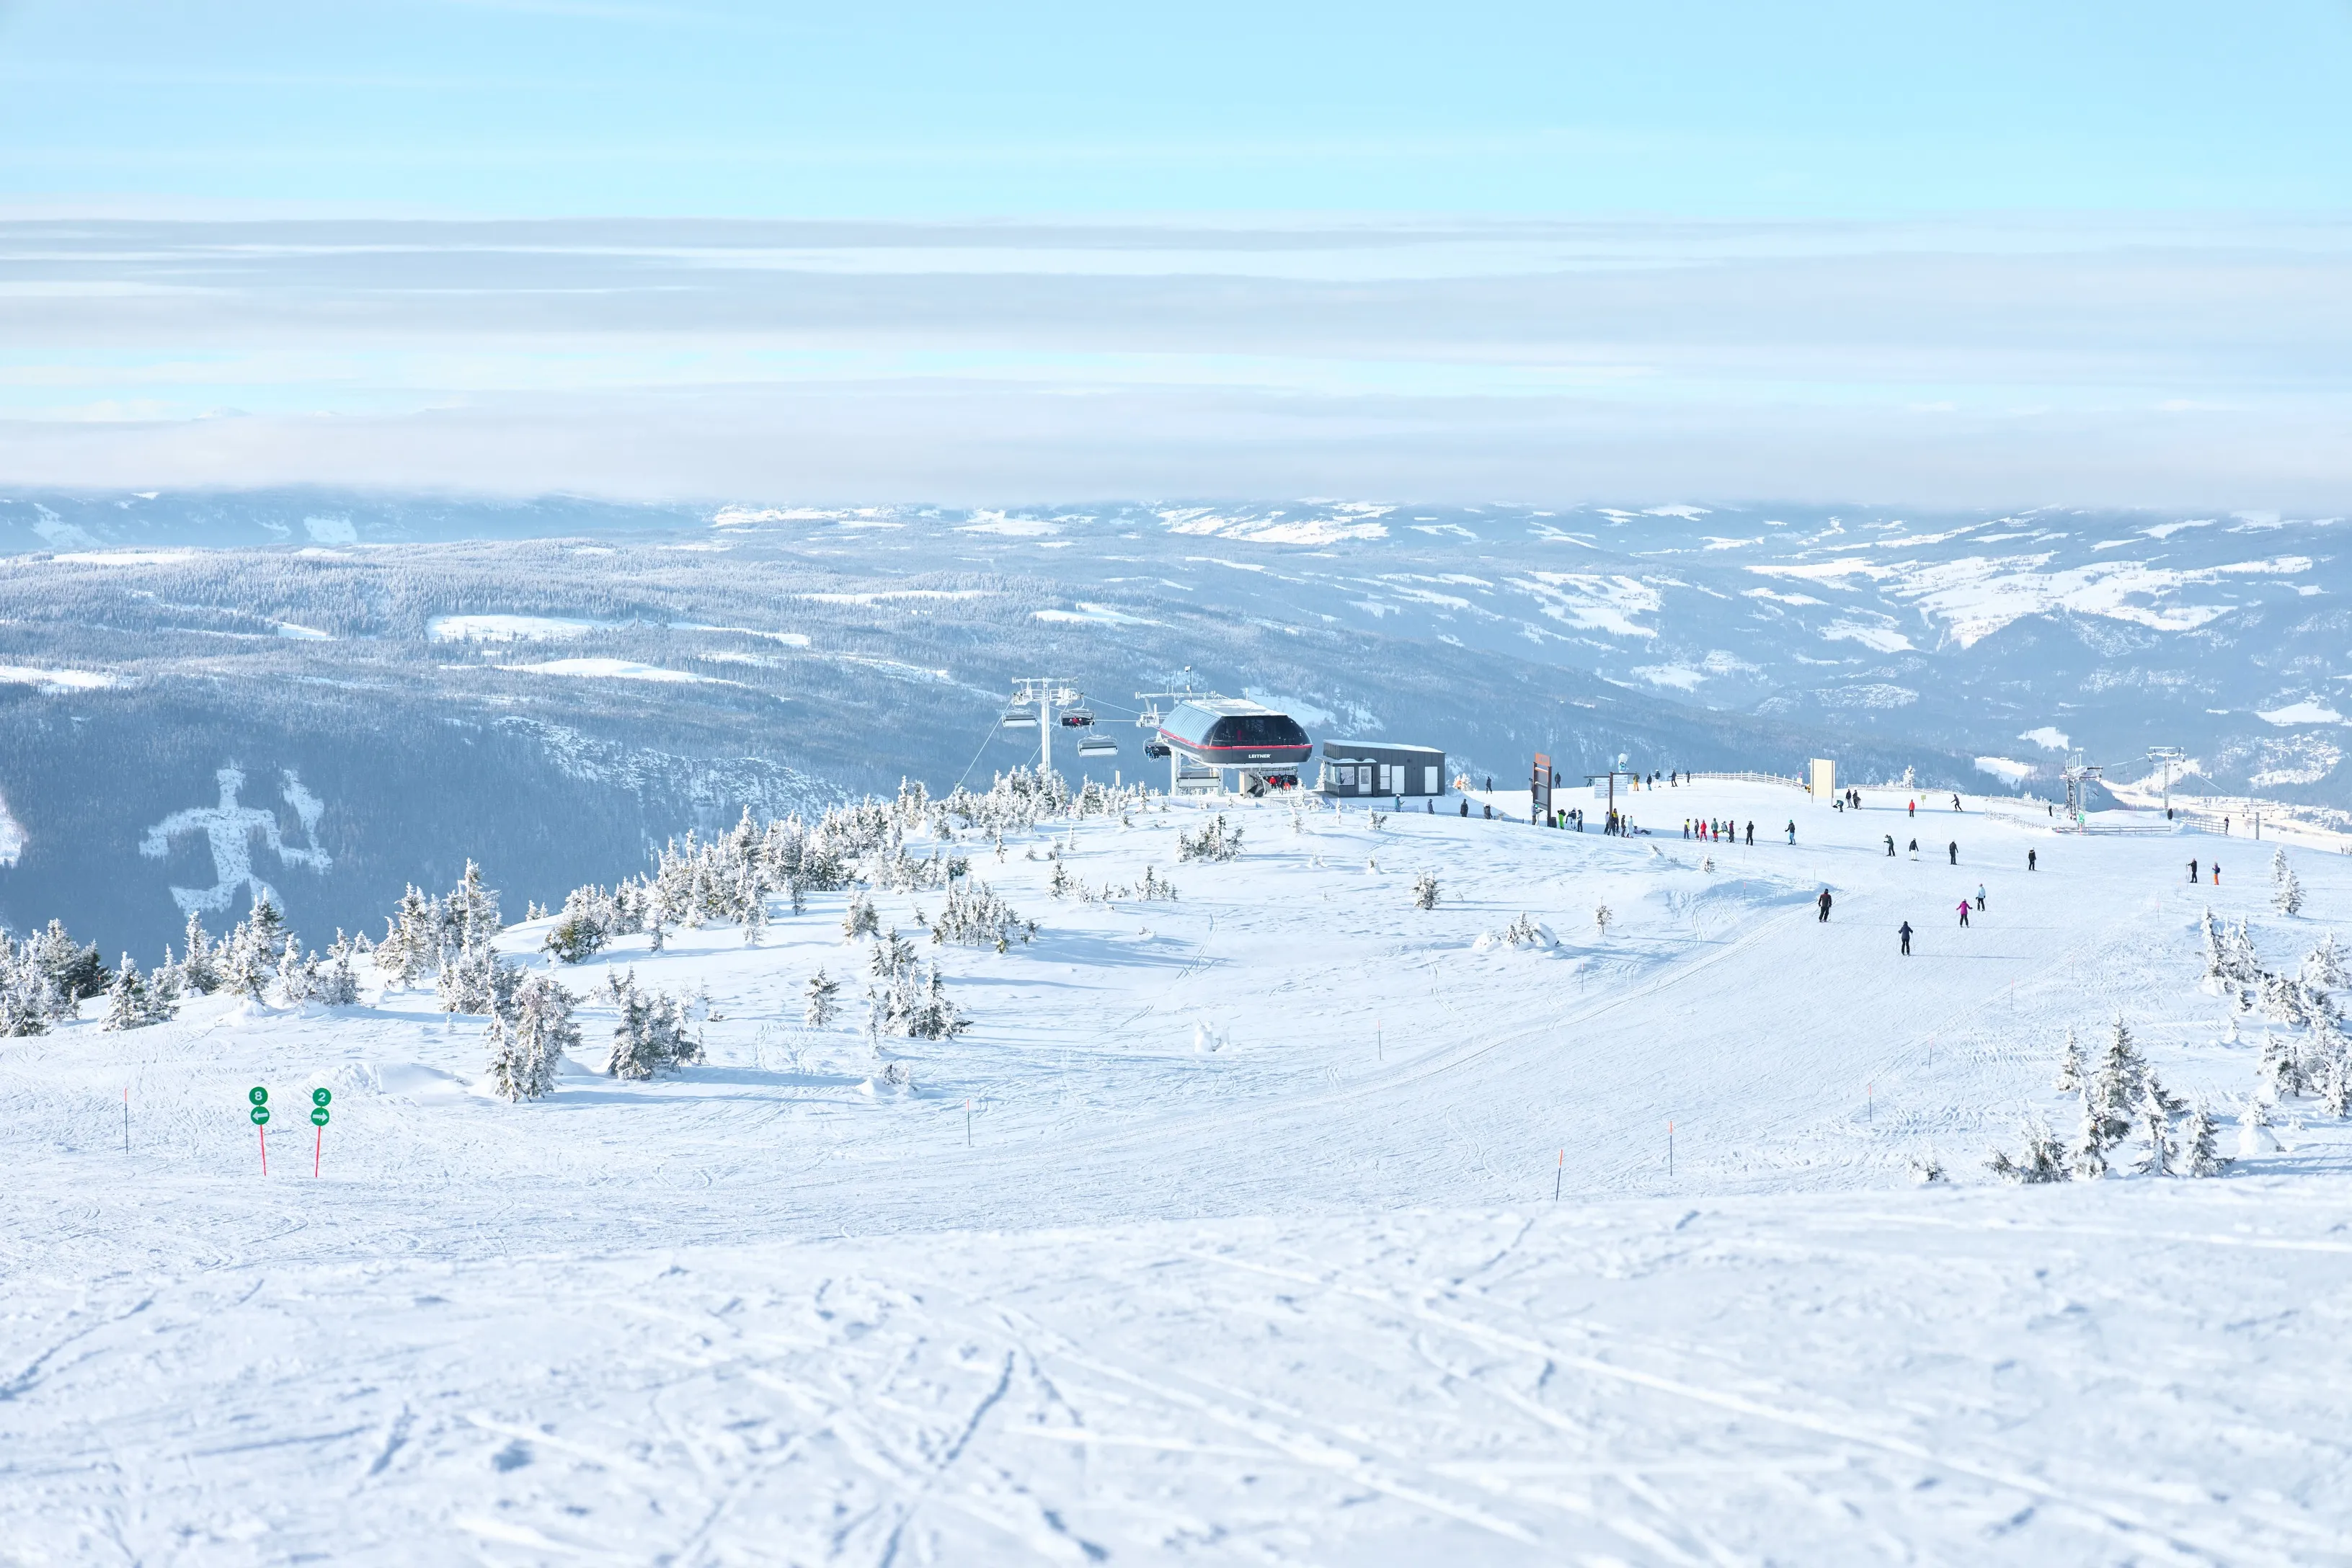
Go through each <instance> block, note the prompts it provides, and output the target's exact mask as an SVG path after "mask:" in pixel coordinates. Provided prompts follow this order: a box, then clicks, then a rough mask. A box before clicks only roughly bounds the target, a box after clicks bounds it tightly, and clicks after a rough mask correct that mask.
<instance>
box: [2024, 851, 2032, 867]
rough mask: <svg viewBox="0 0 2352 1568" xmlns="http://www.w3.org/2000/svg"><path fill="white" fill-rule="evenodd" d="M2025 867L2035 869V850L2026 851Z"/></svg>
mask: <svg viewBox="0 0 2352 1568" xmlns="http://www.w3.org/2000/svg"><path fill="white" fill-rule="evenodd" d="M2025 869H2026V870H2028V871H2032V869H2033V852H2032V850H2028V851H2026V852H2025Z"/></svg>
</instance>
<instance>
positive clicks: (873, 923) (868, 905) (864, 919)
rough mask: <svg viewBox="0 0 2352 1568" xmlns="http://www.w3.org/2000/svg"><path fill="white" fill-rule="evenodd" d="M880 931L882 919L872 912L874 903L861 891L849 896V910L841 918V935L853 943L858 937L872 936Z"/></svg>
mask: <svg viewBox="0 0 2352 1568" xmlns="http://www.w3.org/2000/svg"><path fill="white" fill-rule="evenodd" d="M881 929H882V918H881V916H880V915H877V914H876V913H875V912H874V901H873V900H872V899H870V898H868V897H866V894H864V893H863V892H862V891H861V892H857V893H853V894H850V895H849V908H848V909H847V910H846V911H845V912H844V914H843V915H842V917H841V934H842V936H845V938H847V939H848V940H850V941H852V942H855V941H856V940H857V939H858V938H859V937H860V936H875V935H877V933H879V932H880V931H881Z"/></svg>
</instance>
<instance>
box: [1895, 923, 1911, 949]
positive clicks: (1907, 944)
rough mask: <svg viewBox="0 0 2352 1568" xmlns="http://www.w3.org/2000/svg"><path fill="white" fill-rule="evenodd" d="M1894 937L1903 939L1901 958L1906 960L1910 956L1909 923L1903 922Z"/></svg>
mask: <svg viewBox="0 0 2352 1568" xmlns="http://www.w3.org/2000/svg"><path fill="white" fill-rule="evenodd" d="M1895 935H1896V936H1900V937H1902V938H1903V956H1905V957H1906V958H1908V957H1909V956H1911V923H1910V922H1909V921H1908V920H1906V921H1905V922H1904V923H1903V927H1902V929H1901V930H1899V931H1897V932H1895Z"/></svg>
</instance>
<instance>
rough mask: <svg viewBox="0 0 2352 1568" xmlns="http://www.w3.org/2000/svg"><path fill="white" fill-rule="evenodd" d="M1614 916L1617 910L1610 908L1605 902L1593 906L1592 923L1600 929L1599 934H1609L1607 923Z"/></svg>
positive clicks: (1615, 916)
mask: <svg viewBox="0 0 2352 1568" xmlns="http://www.w3.org/2000/svg"><path fill="white" fill-rule="evenodd" d="M1616 918H1617V912H1616V911H1615V910H1613V909H1612V908H1610V907H1609V906H1608V905H1607V904H1595V905H1594V906H1593V910H1592V924H1593V925H1594V926H1595V927H1596V928H1597V929H1598V930H1599V931H1600V933H1601V936H1608V935H1609V923H1610V922H1611V921H1612V920H1614V919H1616Z"/></svg>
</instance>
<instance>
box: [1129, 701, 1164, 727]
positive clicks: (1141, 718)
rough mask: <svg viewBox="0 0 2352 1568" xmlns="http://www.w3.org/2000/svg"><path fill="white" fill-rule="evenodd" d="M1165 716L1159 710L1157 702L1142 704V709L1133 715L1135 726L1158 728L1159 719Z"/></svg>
mask: <svg viewBox="0 0 2352 1568" xmlns="http://www.w3.org/2000/svg"><path fill="white" fill-rule="evenodd" d="M1164 717H1166V715H1164V714H1162V713H1161V712H1160V705H1159V704H1158V703H1156V702H1155V703H1146V704H1145V705H1144V708H1143V711H1142V712H1141V713H1139V714H1137V715H1136V716H1135V727H1136V728H1138V729H1158V728H1159V727H1160V720H1161V719H1162V718H1164Z"/></svg>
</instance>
